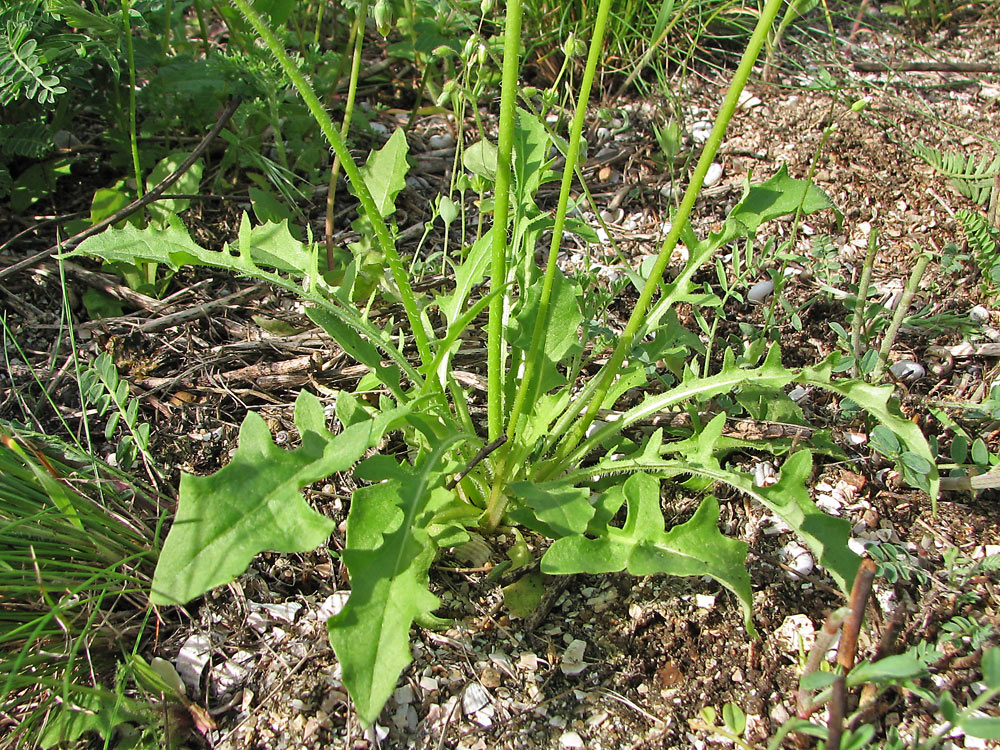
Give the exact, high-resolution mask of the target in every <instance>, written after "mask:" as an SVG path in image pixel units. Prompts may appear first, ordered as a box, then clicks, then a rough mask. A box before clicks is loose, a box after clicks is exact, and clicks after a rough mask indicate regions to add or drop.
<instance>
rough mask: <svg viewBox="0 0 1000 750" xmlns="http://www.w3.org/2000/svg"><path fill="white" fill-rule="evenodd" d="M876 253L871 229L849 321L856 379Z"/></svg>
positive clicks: (876, 244) (875, 243)
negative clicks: (851, 316)
mask: <svg viewBox="0 0 1000 750" xmlns="http://www.w3.org/2000/svg"><path fill="white" fill-rule="evenodd" d="M877 252H878V232H877V231H875V228H874V227H872V231H871V233H870V234H869V235H868V252H867V253H866V254H865V265H864V267H863V268H862V269H861V282H860V283H859V284H858V299H857V302H855V303H854V317H853V318H852V319H851V353H852V354H854V367H852V368H851V374H852V375H853V376H854V377H855V378H857V377H859V376H860V374H861V366H860V363H861V356H862V351H861V328H862V326H863V325H864V320H865V307H866V306H867V303H868V286H869V285H870V284H871V280H872V269H873V268H874V266H875V254H876V253H877Z"/></svg>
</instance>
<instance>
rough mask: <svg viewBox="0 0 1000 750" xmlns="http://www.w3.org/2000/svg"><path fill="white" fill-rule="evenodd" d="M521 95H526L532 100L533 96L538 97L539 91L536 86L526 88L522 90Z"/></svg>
mask: <svg viewBox="0 0 1000 750" xmlns="http://www.w3.org/2000/svg"><path fill="white" fill-rule="evenodd" d="M521 93H522V94H524V96H525V97H526V98H528V99H531V98H532V97H533V96H538V89H537V88H535V87H534V86H525V87H524V88H522V89H521Z"/></svg>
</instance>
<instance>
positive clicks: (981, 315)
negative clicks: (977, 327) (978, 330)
mask: <svg viewBox="0 0 1000 750" xmlns="http://www.w3.org/2000/svg"><path fill="white" fill-rule="evenodd" d="M969 318H971V319H972V322H974V323H985V322H986V321H988V320H989V319H990V311H989V310H987V309H986V308H985V307H983V306H982V305H976V306H975V307H973V308H972V309H971V310H969Z"/></svg>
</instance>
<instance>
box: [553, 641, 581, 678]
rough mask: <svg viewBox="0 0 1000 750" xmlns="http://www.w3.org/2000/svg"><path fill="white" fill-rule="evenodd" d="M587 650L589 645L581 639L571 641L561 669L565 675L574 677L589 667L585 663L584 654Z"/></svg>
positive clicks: (561, 663)
mask: <svg viewBox="0 0 1000 750" xmlns="http://www.w3.org/2000/svg"><path fill="white" fill-rule="evenodd" d="M586 650H587V644H586V643H584V642H583V641H581V640H579V639H574V640H572V641H570V644H569V645H568V646H567V647H566V650H565V651H563V654H562V660H561V661H560V663H559V669H561V670H562V673H563V674H565V675H569V676H573V675H577V674H580V673H581V672H582V671H583V670H584V669H586V668H587V665H586V664H585V663H584V661H583V654H584V652H585V651H586Z"/></svg>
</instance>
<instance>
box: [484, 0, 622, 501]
mask: <svg viewBox="0 0 1000 750" xmlns="http://www.w3.org/2000/svg"><path fill="white" fill-rule="evenodd" d="M610 10H611V0H601V3H600V5H599V6H598V9H597V18H596V20H595V21H594V35H593V37H592V38H591V40H590V52H589V54H588V55H587V65H586V68H585V69H584V73H583V81H582V82H581V84H580V93H579V97H578V98H577V102H576V112H575V113H574V114H573V122H572V123H571V124H570V131H569V141H568V143H569V148H568V149H567V153H566V165H565V167H564V168H563V175H562V183H561V185H560V188H559V203H558V205H557V207H556V215H555V223H554V224H553V226H552V242H551V244H550V245H549V254H548V259H547V262H546V266H545V277H544V278H543V279H542V291H541V297H540V298H539V301H538V315H537V317H536V319H535V328H534V330H533V331H532V333H531V347H530V348H529V350H528V356H527V359H525V362H524V373H523V376H522V378H521V383H520V385H519V387H518V389H517V396H516V397H515V399H514V407H513V409H511V413H510V421H509V422H508V424H507V438H508V439H509V440H510V441H511V442H513V441H514V437H515V436H516V434H517V428H518V422H519V421H520V417H521V412H522V411H523V410H524V405H525V402H526V401H527V399H528V397H529V396H532V397H533V396H534V394H535V391H536V390H537V389H536V385H537V384H536V378H535V371H536V369H537V367H536V363H537V362H538V361H539V358H540V357H541V354H542V341H543V340H544V338H545V333H546V332H547V331H548V322H549V315H548V313H549V304H550V302H551V299H552V287H553V285H554V283H555V278H556V272H557V271H558V265H557V263H556V260H557V258H558V256H559V246H560V244H561V242H562V234H563V226H564V225H565V223H566V208H567V206H568V205H569V192H570V187H571V186H572V184H573V174H574V171H575V169H576V164H577V161H578V159H579V156H580V141H581V136H582V134H583V124H584V120H585V119H586V117H587V102H588V101H589V100H590V91H591V88H592V87H593V84H594V76H595V74H596V71H597V62H598V59H599V58H600V56H601V50H602V49H603V48H604V33H605V30H606V29H607V22H608V14H609V12H610ZM567 58H568V56H567ZM497 479H498V481H503V480H504V479H505V478H504V477H499V476H498V477H497Z"/></svg>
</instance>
